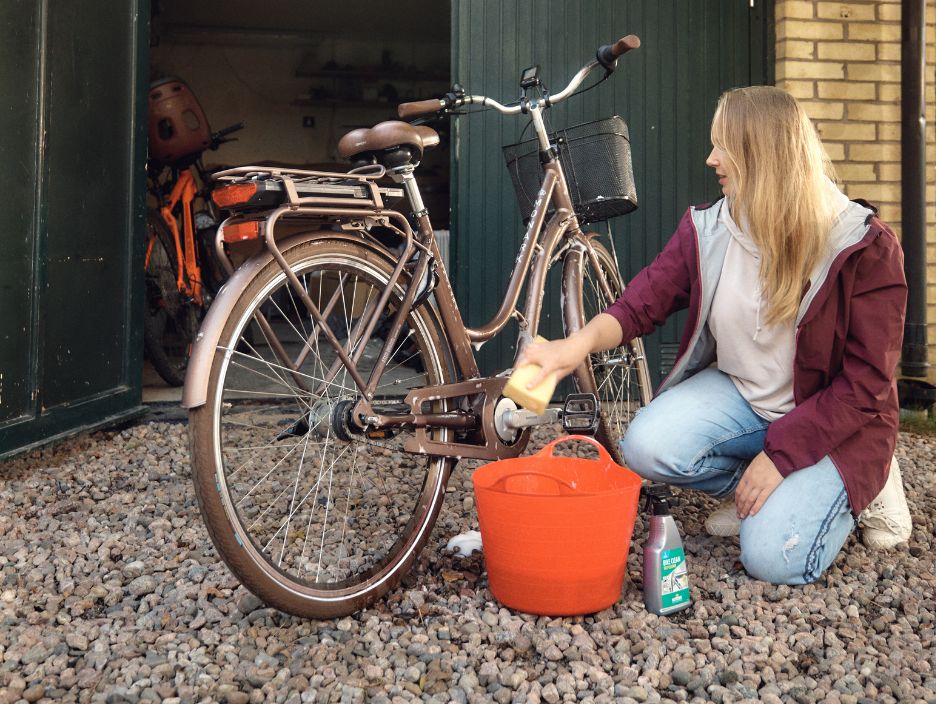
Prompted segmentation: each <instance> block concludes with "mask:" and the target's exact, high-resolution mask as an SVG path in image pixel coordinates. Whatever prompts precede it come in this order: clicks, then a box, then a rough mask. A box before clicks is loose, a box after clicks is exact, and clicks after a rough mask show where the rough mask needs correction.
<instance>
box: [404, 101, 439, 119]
mask: <svg viewBox="0 0 936 704" xmlns="http://www.w3.org/2000/svg"><path fill="white" fill-rule="evenodd" d="M443 109H445V101H444V100H440V99H439V98H432V99H431V100H417V101H416V102H413V103H400V104H399V105H398V106H397V115H399V116H400V119H401V120H405V119H407V118H409V117H418V116H419V115H431V114H432V113H434V112H439V110H443Z"/></svg>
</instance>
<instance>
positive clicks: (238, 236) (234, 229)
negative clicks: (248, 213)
mask: <svg viewBox="0 0 936 704" xmlns="http://www.w3.org/2000/svg"><path fill="white" fill-rule="evenodd" d="M260 228H261V223H260V221H259V220H250V221H248V222H235V223H230V224H228V225H225V226H224V241H225V242H227V243H228V244H233V243H234V242H243V241H244V240H255V239H257V238H258V237H260Z"/></svg>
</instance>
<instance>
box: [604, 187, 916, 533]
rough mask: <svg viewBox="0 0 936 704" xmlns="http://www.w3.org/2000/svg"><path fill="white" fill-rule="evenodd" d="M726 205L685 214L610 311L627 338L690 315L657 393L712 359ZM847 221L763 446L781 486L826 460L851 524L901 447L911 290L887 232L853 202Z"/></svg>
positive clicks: (815, 282) (810, 302)
mask: <svg viewBox="0 0 936 704" xmlns="http://www.w3.org/2000/svg"><path fill="white" fill-rule="evenodd" d="M723 202H724V201H723V200H719V201H716V203H714V204H712V205H711V206H704V207H700V208H690V209H689V211H687V213H686V215H685V216H684V217H683V218H682V220H681V221H680V223H679V226H678V227H677V229H676V232H675V234H674V235H673V237H672V238H671V239H670V241H669V242H668V243H667V245H666V247H664V249H663V251H662V252H661V253H660V254H659V255H658V256H657V257H656V259H654V261H653V262H652V263H651V264H650V265H649V266H647V267H646V268H644V269H643V270H642V271H641V272H640V273H639V274H637V276H635V277H634V279H633V281H631V283H630V284H629V285H628V287H627V289H626V290H625V291H624V293H623V294H622V295H621V297H620V298H619V299H618V300H617V301H615V303H614V304H613V305H612V306H611V307H610V308H609V309H608V310H607V311H606V312H607V313H609V314H611V315H613V316H614V317H615V318H617V320H618V321H619V322H620V323H621V328H622V330H623V339H631V338H634V337H637V336H639V335H646V334H648V333H649V332H651V331H652V330H653V329H654V328H655V327H656V326H659V325H661V324H662V323H663V322H664V321H665V320H666V318H667V317H668V316H669V315H670V314H671V313H673V312H675V311H677V310H680V309H682V308H686V307H688V308H689V319H688V320H687V322H686V327H685V329H684V331H683V336H682V340H681V342H680V346H679V356H678V357H677V360H676V363H675V364H674V366H673V370H672V371H671V372H670V374H669V375H668V376H667V378H666V379H665V380H664V381H663V383H662V384H661V386H660V389H659V390H658V391H657V393H658V394H659V393H662V392H664V391H665V390H666V389H668V388H670V387H671V386H673V385H675V384H678V383H679V382H680V381H683V380H684V379H686V378H687V377H689V376H691V375H692V374H694V373H695V372H697V371H700V370H701V369H704V368H705V367H707V366H708V365H710V364H711V363H712V362H713V361H714V359H715V348H714V339H713V338H712V336H711V333H710V332H708V329H707V325H706V321H707V318H708V313H709V310H710V307H711V300H712V296H713V294H714V289H715V287H716V286H717V282H718V276H719V275H720V273H721V264H722V262H723V261H724V253H725V249H726V247H727V237H730V235H729V234H728V233H727V232H726V231H724V230H725V228H724V227H723V226H720V224H719V222H718V212H719V208H720V207H721V206H720V204H722V203H723ZM715 206H718V207H715ZM845 212H846V213H847V216H846V217H845V218H843V220H844V222H841V223H839V224H838V225H837V229H836V228H833V233H834V235H835V236H834V237H833V238H832V240H833V245H834V246H835V247H836V248H835V249H833V253H832V254H831V255H830V257H829V259H828V261H827V262H825V265H824V266H823V267H820V268H819V271H817V272H815V273H814V276H813V277H811V280H810V282H809V283H808V284H807V287H806V291H805V292H804V302H803V305H802V306H801V310H800V314H799V316H798V318H797V325H796V352H795V357H794V363H793V397H794V400H795V402H796V406H795V407H794V408H793V410H791V411H790V412H789V413H787V414H786V415H784V416H783V417H782V418H779V419H777V420H775V421H773V422H772V423H771V424H770V426H769V427H768V429H767V438H766V442H765V447H764V449H765V451H766V453H767V455H768V456H769V457H770V459H771V460H773V462H774V464H775V465H776V467H777V469H778V470H779V471H780V473H781V474H782V475H783V476H784V477H786V476H788V475H789V474H791V473H792V472H795V471H796V470H798V469H802V468H804V467H809V466H812V465H814V464H816V463H817V462H819V460H821V459H822V458H823V457H825V456H826V455H829V456H830V457H831V459H832V462H833V463H834V464H835V466H836V468H837V469H838V472H839V474H840V475H841V477H842V481H843V482H844V484H845V489H846V491H847V492H848V499H849V504H850V506H851V509H852V512H853V513H854V514H855V515H857V514H858V513H860V512H861V511H862V510H863V509H864V508H865V507H866V506H867V505H868V504H869V503H871V501H872V500H873V499H874V498H875V497H876V496H877V495H878V493H879V492H880V490H881V489H882V488H883V486H884V483H885V481H886V479H887V472H888V466H889V464H890V459H891V456H892V455H893V452H894V446H895V445H896V442H897V428H898V422H899V417H900V411H899V407H898V402H897V384H896V378H895V373H896V369H897V364H898V362H899V360H900V349H901V341H902V337H903V325H904V314H905V310H906V299H907V284H906V280H905V279H904V273H903V252H902V250H901V248H900V244H899V243H898V241H897V238H896V236H895V235H894V233H893V231H891V230H890V228H888V227H887V225H885V224H884V223H882V222H881V221H880V220H879V219H878V218H877V217H876V216H875V215H874V212H873V211H872V210H869V209H867V208H864V207H863V206H862V205H859V204H857V203H851V204H849V208H848V209H847V210H846V211H845Z"/></svg>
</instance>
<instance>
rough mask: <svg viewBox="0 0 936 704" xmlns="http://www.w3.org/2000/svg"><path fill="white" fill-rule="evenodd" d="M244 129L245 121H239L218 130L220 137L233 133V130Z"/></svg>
mask: <svg viewBox="0 0 936 704" xmlns="http://www.w3.org/2000/svg"><path fill="white" fill-rule="evenodd" d="M242 129H244V123H243V122H238V123H237V124H236V125H231V126H230V127H225V128H224V129H223V130H219V131H218V132H217V136H218V137H224V136H226V135H229V134H231V132H237V130H242Z"/></svg>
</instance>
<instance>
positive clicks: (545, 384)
mask: <svg viewBox="0 0 936 704" xmlns="http://www.w3.org/2000/svg"><path fill="white" fill-rule="evenodd" d="M535 339H536V342H546V340H545V339H544V338H542V337H540V336H539V335H537V336H536V338H535ZM541 369H542V367H540V365H538V364H524V365H523V366H522V367H517V368H516V369H514V371H513V374H511V375H510V379H509V380H508V381H507V385H506V386H505V387H504V396H506V397H507V398H509V399H511V400H512V401H515V402H516V403H517V404H518V405H520V406H523V407H524V408H526V409H527V410H530V411H533V412H534V413H536V414H537V415H542V414H543V413H544V412H545V411H546V406H548V405H549V401H550V399H551V398H552V395H553V391H555V390H556V382H557V379H556V375H555V374H550V375H549V376H547V377H546V378H545V379H543V380H542V381H541V382H540V383H539V384H537V385H536V386H535V387H533V388H532V389H527V387H526V385H527V384H528V383H529V382H530V381H532V380H533V379H534V378H535V377H536V376H537V375H538V374H539V373H540V370H541Z"/></svg>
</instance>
